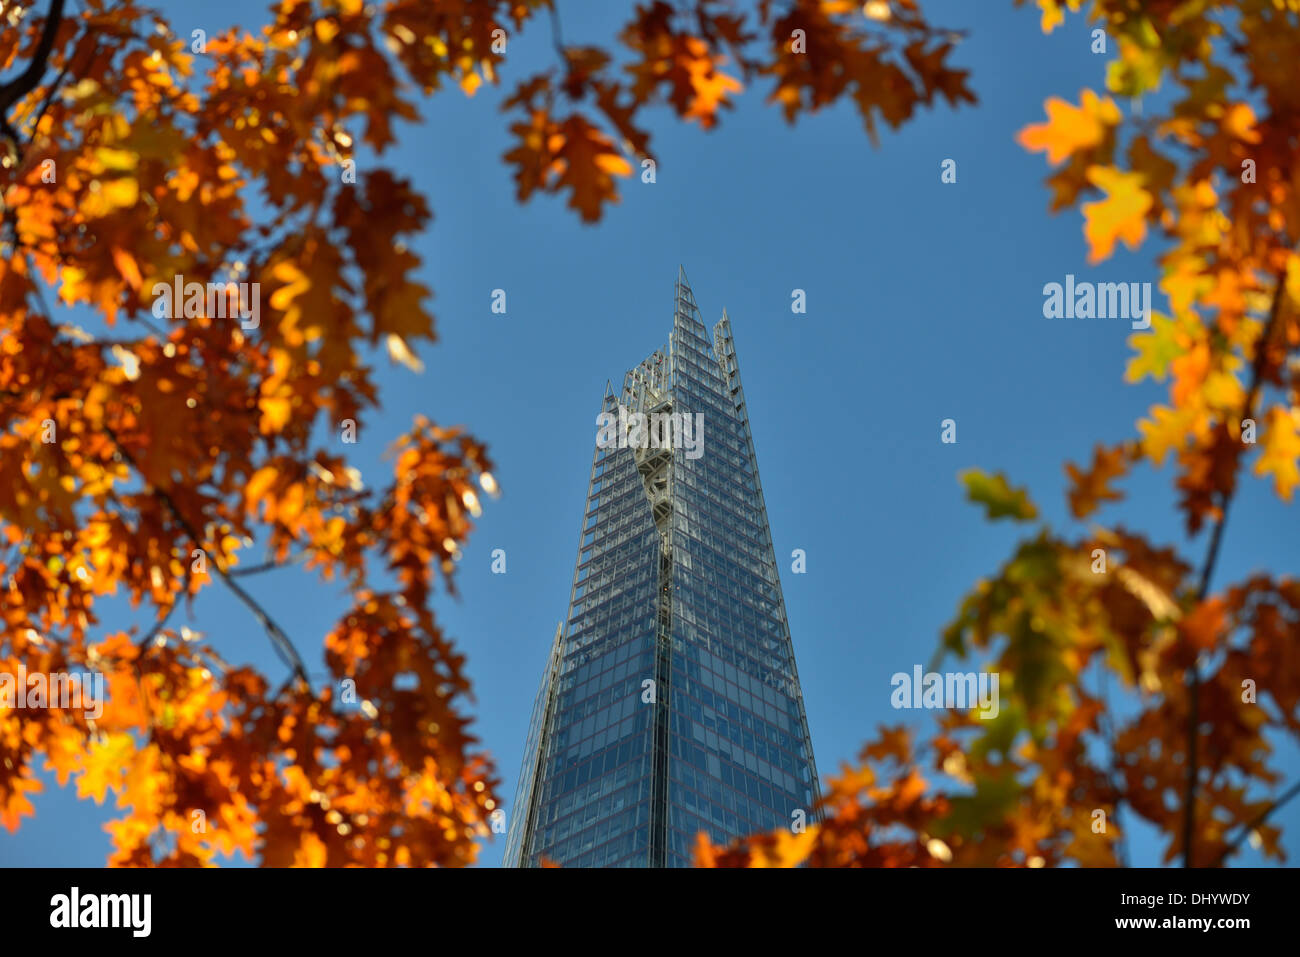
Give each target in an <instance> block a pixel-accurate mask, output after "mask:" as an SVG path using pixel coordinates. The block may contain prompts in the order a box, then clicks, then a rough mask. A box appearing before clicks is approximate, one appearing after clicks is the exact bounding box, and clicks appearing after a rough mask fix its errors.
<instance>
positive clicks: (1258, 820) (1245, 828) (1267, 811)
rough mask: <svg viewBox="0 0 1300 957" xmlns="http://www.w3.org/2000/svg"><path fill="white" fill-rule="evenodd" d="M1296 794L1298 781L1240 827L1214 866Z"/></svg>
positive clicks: (1299, 792)
mask: <svg viewBox="0 0 1300 957" xmlns="http://www.w3.org/2000/svg"><path fill="white" fill-rule="evenodd" d="M1297 794H1300V781H1297V782H1296V783H1295V784H1293V785H1291V787H1290V788H1289V789H1288V790H1286V791H1285V792H1283V794H1282V796H1281V797H1279V798H1278V799H1277V800H1276V801H1273V802H1272V803H1270V804H1269V806H1268V807H1266V808H1264V810H1263V811H1261V812H1260V813H1259V814H1257V815H1255V817H1254V818H1252V819H1251V820H1250V821H1248V822H1247V823H1246V824H1244V825H1242V830H1241V833H1240V834H1238V835H1237V839H1236V840H1235V841H1233V842H1232V843H1231V844H1229V845H1228V846H1227V848H1226V849H1225V850H1224V852H1223V853H1222V854H1220V855H1219V859H1218V860H1217V861H1215V864H1216V865H1218V864H1222V863H1223V862H1224V861H1225V860H1227V858H1228V855H1230V854H1232V853H1233V852H1234V851H1236V850H1237V848H1239V847H1240V846H1241V842H1242V841H1244V840H1245V839H1246V838H1248V837H1249V836H1250V834H1251V832H1252V831H1254V830H1255V828H1257V827H1259V826H1260V825H1261V824H1263V823H1264V822H1265V821H1267V820H1268V819H1269V817H1271V816H1272V814H1273V812H1274V811H1276V810H1278V809H1279V808H1280V807H1282V805H1283V804H1285V803H1286V802H1287V801H1289V800H1291V799H1292V798H1293V797H1295V796H1296V795H1297Z"/></svg>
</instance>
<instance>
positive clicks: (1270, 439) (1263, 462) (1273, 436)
mask: <svg viewBox="0 0 1300 957" xmlns="http://www.w3.org/2000/svg"><path fill="white" fill-rule="evenodd" d="M1262 438H1263V452H1262V454H1261V455H1260V457H1259V461H1257V462H1256V463H1255V474H1256V475H1272V476H1273V483H1274V485H1275V486H1276V488H1277V494H1278V495H1280V496H1281V497H1282V499H1283V500H1284V501H1287V502H1289V501H1291V493H1292V492H1294V491H1295V487H1296V485H1300V467H1297V463H1296V460H1297V458H1300V410H1298V409H1288V408H1286V407H1284V406H1280V405H1279V406H1274V407H1273V408H1272V409H1271V410H1270V411H1269V414H1268V424H1267V425H1266V426H1265V427H1264V434H1263V436H1262Z"/></svg>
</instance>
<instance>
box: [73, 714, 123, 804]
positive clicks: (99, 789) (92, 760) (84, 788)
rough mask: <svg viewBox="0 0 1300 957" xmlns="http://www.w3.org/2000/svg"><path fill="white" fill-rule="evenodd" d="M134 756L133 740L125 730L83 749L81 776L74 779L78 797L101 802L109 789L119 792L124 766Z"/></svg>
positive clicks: (97, 802)
mask: <svg viewBox="0 0 1300 957" xmlns="http://www.w3.org/2000/svg"><path fill="white" fill-rule="evenodd" d="M134 753H135V740H134V739H133V738H132V737H131V735H129V734H127V733H126V732H124V731H119V732H115V733H113V734H109V735H106V736H105V737H104V738H103V739H101V740H98V741H95V742H93V743H92V744H91V745H90V746H89V747H88V748H87V749H86V759H85V765H84V768H85V769H84V770H83V771H82V773H81V777H79V778H77V797H81V798H84V797H90V798H94V800H95V803H96V804H103V803H104V796H105V794H107V793H108V790H109V789H110V788H112V789H113V790H115V791H116V790H120V789H121V787H122V779H123V776H124V775H125V773H126V767H127V764H128V763H129V762H130V760H131V756H132V755H133V754H134Z"/></svg>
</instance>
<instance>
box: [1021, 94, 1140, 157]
mask: <svg viewBox="0 0 1300 957" xmlns="http://www.w3.org/2000/svg"><path fill="white" fill-rule="evenodd" d="M1046 108H1047V122H1046V123H1038V124H1035V125H1032V126H1026V127H1025V128H1024V129H1023V130H1021V131H1020V133H1019V134H1018V135H1017V136H1016V140H1017V141H1018V142H1019V143H1020V145H1021V146H1023V147H1024V148H1025V149H1027V150H1029V151H1030V152H1031V153H1036V152H1039V151H1046V152H1047V162H1049V163H1051V164H1052V165H1053V166H1055V165H1057V164H1058V163H1061V162H1064V161H1065V160H1066V159H1068V158H1069V157H1070V156H1071V155H1072V154H1074V153H1077V152H1080V151H1082V150H1086V149H1091V148H1092V147H1094V146H1099V145H1101V143H1102V141H1103V140H1104V139H1105V137H1106V134H1107V131H1108V130H1109V129H1110V128H1111V127H1113V126H1115V125H1117V124H1118V123H1119V122H1120V119H1121V116H1120V112H1119V107H1117V106H1116V105H1115V101H1114V100H1112V99H1111V98H1110V97H1104V98H1103V97H1099V96H1097V94H1096V93H1094V92H1092V90H1084V91H1083V94H1082V100H1081V101H1080V105H1079V106H1073V105H1071V104H1070V103H1067V102H1066V101H1065V100H1062V99H1059V98H1057V97H1052V98H1051V99H1049V100H1048V101H1047V104H1046Z"/></svg>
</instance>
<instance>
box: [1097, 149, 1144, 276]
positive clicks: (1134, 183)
mask: <svg viewBox="0 0 1300 957" xmlns="http://www.w3.org/2000/svg"><path fill="white" fill-rule="evenodd" d="M1087 175H1088V179H1089V181H1091V182H1092V183H1093V185H1095V186H1098V187H1100V188H1101V189H1102V190H1103V191H1104V192H1105V193H1106V198H1105V199H1102V200H1098V201H1097V202H1095V203H1084V204H1083V216H1084V226H1083V234H1084V236H1085V237H1086V238H1087V240H1088V245H1089V247H1090V250H1089V253H1088V262H1090V263H1099V262H1101V261H1102V260H1103V259H1106V258H1107V257H1109V256H1110V254H1111V253H1112V252H1114V250H1115V240H1117V239H1122V240H1123V241H1124V242H1125V244H1127V246H1128V247H1129V249H1136V248H1137V247H1138V245H1139V244H1140V243H1141V242H1142V240H1143V239H1144V238H1146V234H1147V221H1146V214H1147V211H1148V210H1150V209H1151V204H1152V198H1151V194H1150V193H1148V192H1147V191H1146V190H1145V189H1143V188H1142V183H1143V181H1144V177H1143V176H1142V174H1141V173H1124V172H1121V171H1120V170H1117V169H1115V167H1113V166H1090V167H1088V174H1087Z"/></svg>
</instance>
